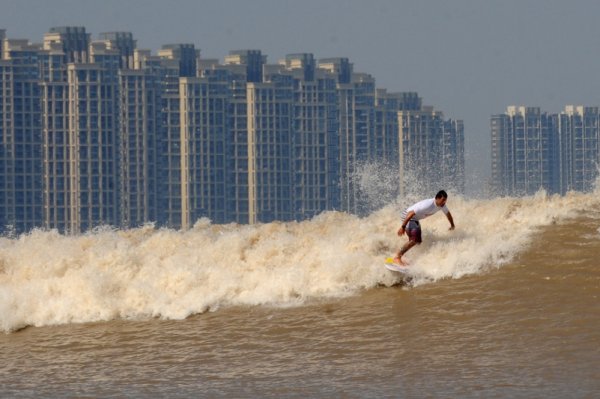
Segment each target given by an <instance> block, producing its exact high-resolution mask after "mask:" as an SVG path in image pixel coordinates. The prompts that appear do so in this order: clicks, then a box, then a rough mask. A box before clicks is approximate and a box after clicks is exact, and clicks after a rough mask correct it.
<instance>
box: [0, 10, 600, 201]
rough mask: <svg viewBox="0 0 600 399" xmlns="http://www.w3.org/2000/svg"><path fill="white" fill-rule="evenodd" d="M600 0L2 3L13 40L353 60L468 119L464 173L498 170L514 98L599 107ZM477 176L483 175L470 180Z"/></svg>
mask: <svg viewBox="0 0 600 399" xmlns="http://www.w3.org/2000/svg"><path fill="white" fill-rule="evenodd" d="M599 18H600V2H599V1H592V0H575V1H573V0H571V1H566V0H563V1H557V0H547V1H542V0H539V1H525V0H520V1H518V0H510V1H483V0H438V1H424V0H421V1H416V0H415V1H393V0H390V1H388V0H372V1H358V0H348V1H342V0H329V1H327V0H297V1H288V0H229V1H227V0H222V1H217V0H211V1H197V0H196V1H194V0H170V1H168V0H164V1H157V0H146V1H143V0H102V1H98V0H91V1H90V0H52V1H46V0H0V28H5V29H7V35H8V37H9V38H27V39H30V40H31V41H32V42H41V40H42V37H43V34H44V33H45V32H47V31H48V29H49V28H50V27H52V26H63V25H78V26H79V25H81V26H85V27H86V29H87V31H88V32H89V33H91V34H92V37H93V38H97V37H98V34H99V33H101V32H108V31H131V32H133V34H134V37H135V38H136V39H137V41H138V47H140V48H149V49H151V50H153V51H156V50H157V49H158V48H160V46H161V45H162V44H167V43H181V42H185V43H194V44H195V45H196V47H197V48H200V49H201V54H202V57H204V58H219V59H220V60H222V59H223V57H224V56H225V55H226V54H227V53H228V52H229V50H236V49H250V48H252V49H260V50H262V51H263V53H264V54H266V55H267V56H268V61H269V62H273V63H274V62H276V61H277V60H278V59H280V58H282V57H283V56H285V55H286V54H289V53H298V52H310V53H313V54H314V55H315V57H316V58H326V57H338V56H340V57H341V56H343V57H348V58H350V60H351V62H353V63H354V66H355V70H356V71H358V72H367V73H370V74H371V75H373V76H374V77H375V79H376V81H377V86H378V87H384V88H386V89H388V90H389V91H417V92H419V94H420V95H421V97H423V99H424V102H425V103H426V104H429V105H433V106H435V107H436V109H439V110H442V111H444V113H445V116H446V117H447V118H454V119H463V120H464V121H465V130H466V150H467V173H468V175H469V177H468V180H469V181H470V182H471V188H472V189H475V188H476V187H475V186H477V185H479V184H480V183H481V182H482V181H483V179H486V178H487V177H488V174H489V168H490V165H489V163H490V161H489V152H490V150H489V135H490V131H489V120H490V115H491V114H496V113H501V112H503V111H504V110H505V108H506V106H507V105H511V104H523V105H532V106H539V107H541V108H542V109H543V110H546V111H549V112H559V111H560V110H562V109H563V107H564V105H567V104H583V105H600V79H598V74H599V71H600V52H599V49H600V40H599V39H600V19H599ZM473 182H476V183H473Z"/></svg>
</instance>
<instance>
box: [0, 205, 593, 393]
mask: <svg viewBox="0 0 600 399" xmlns="http://www.w3.org/2000/svg"><path fill="white" fill-rule="evenodd" d="M597 216H598V214H594V215H591V216H581V217H579V218H577V219H575V220H568V221H565V222H563V223H558V224H552V223H550V224H548V225H546V226H543V227H541V228H539V229H538V230H537V233H536V234H535V236H534V238H533V239H532V240H531V241H530V243H529V245H528V246H527V248H526V249H525V250H524V251H522V252H520V253H518V254H517V255H515V256H514V257H513V258H512V259H511V260H510V261H509V262H507V263H506V264H504V265H502V266H501V267H499V268H497V267H493V266H492V267H487V268H482V269H481V270H480V271H479V272H477V273H475V274H469V275H466V276H463V277H461V278H456V277H455V278H450V277H448V278H441V279H437V280H436V281H433V282H430V283H423V284H420V285H417V286H415V287H398V286H396V287H389V285H393V284H388V283H387V280H385V281H383V282H382V283H381V284H383V285H381V284H379V286H378V287H377V286H376V287H366V288H365V289H359V290H358V291H354V292H353V293H352V294H351V295H349V296H346V297H342V298H329V299H327V298H313V299H311V300H307V301H306V302H305V303H303V304H300V305H298V306H293V307H281V306H280V305H278V306H271V305H259V306H251V305H234V306H225V307H223V308H218V309H213V310H214V311H210V312H206V313H202V314H196V315H192V316H190V317H187V318H184V319H182V320H164V319H157V318H154V319H145V320H143V319H142V320H138V321H136V320H122V319H117V320H112V321H108V322H88V323H80V324H60V325H56V326H44V327H29V328H25V329H23V330H20V331H16V332H12V333H6V334H0V348H1V351H0V353H1V354H0V357H1V361H0V397H125V396H127V397H222V396H227V397H360V398H362V397H417V398H421V397H456V398H470V397H482V398H493V397H502V398H515V397H527V398H530V397H537V398H546V397H552V398H567V397H569V398H571V397H573V398H594V397H599V395H600V230H599V220H598V219H597ZM497 245H498V246H502V245H505V244H504V243H503V242H501V241H500V242H498V243H497ZM385 273H392V272H385ZM386 285H387V286H386Z"/></svg>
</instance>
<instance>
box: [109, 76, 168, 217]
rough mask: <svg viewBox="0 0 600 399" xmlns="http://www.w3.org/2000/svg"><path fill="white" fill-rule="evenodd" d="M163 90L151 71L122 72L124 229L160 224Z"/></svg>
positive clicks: (121, 130) (120, 79) (120, 150)
mask: <svg viewBox="0 0 600 399" xmlns="http://www.w3.org/2000/svg"><path fill="white" fill-rule="evenodd" d="M160 94H161V86H160V80H159V76H158V74H157V73H155V72H153V71H152V70H150V69H147V68H145V69H129V70H126V69H122V70H120V71H119V162H120V168H119V184H120V186H119V191H120V193H121V195H120V208H121V223H120V224H121V226H125V227H135V226H140V225H142V224H144V223H146V222H150V221H157V220H159V219H158V215H159V203H158V198H159V187H158V185H159V153H158V151H159V147H158V143H159V138H160V132H161V122H162V120H161V118H160V115H161V114H160V107H161V100H160V99H161V97H160Z"/></svg>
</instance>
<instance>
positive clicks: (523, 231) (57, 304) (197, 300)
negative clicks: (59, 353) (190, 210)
mask: <svg viewBox="0 0 600 399" xmlns="http://www.w3.org/2000/svg"><path fill="white" fill-rule="evenodd" d="M596 197H597V196H596V195H594V194H575V193H571V194H569V195H567V196H564V197H558V196H548V195H546V194H545V193H544V192H540V193H538V195H536V196H533V197H527V198H520V199H515V198H502V199H494V200H466V199H464V198H461V197H459V196H451V197H450V198H449V200H448V206H449V208H450V209H451V211H452V213H453V215H454V218H455V221H456V225H457V229H456V230H455V231H452V232H450V231H448V222H447V220H446V219H445V218H444V217H443V215H442V216H439V215H434V216H432V217H430V218H428V219H426V220H425V221H424V222H423V232H424V243H423V244H422V245H420V246H418V247H416V248H414V249H413V250H411V252H410V253H409V254H407V258H408V259H409V261H411V263H412V267H413V269H414V274H415V278H414V280H413V284H414V285H419V284H425V283H431V282H435V281H437V280H439V279H444V278H459V277H461V276H464V275H467V274H473V273H482V272H485V271H486V270H489V269H490V268H494V267H499V266H501V265H503V264H505V263H506V262H509V261H510V260H511V259H512V258H513V257H514V256H515V255H516V254H518V253H519V252H520V251H521V250H523V248H525V247H526V246H527V245H528V244H529V243H530V242H532V240H533V234H534V233H535V232H536V229H538V228H539V227H541V226H545V225H549V224H552V223H560V222H561V221H562V220H564V219H565V218H568V217H574V216H576V215H577V214H578V212H579V211H581V210H585V209H586V208H589V207H592V206H597V205H598V200H597V199H596ZM408 205H410V204H409V203H405V201H399V202H398V203H397V204H392V205H388V206H386V207H384V208H382V209H380V210H379V211H377V212H374V213H372V214H371V215H369V216H367V217H364V218H359V217H357V216H353V215H349V214H345V213H340V212H328V213H324V214H322V215H319V216H317V217H315V218H314V219H312V220H310V221H304V222H291V223H269V224H262V225H247V226H240V225H235V224H230V225H212V224H211V223H210V222H209V221H208V220H204V219H203V220H200V221H198V222H197V223H196V224H195V226H194V227H193V228H192V229H191V230H189V231H174V230H168V229H155V228H154V227H153V226H151V225H148V226H144V227H141V228H138V229H132V230H111V229H100V230H96V231H94V232H91V233H88V234H84V235H79V236H63V235H60V234H58V233H56V232H52V231H51V232H48V231H33V232H32V233H30V234H27V235H23V236H21V237H19V238H0V329H2V330H4V331H13V330H16V329H19V328H22V327H24V326H28V325H34V326H43V325H52V324H63V323H72V322H90V321H100V320H111V319H115V318H134V319H140V318H142V319H143V318H148V317H163V318H169V319H181V318H185V317H187V316H189V315H191V314H196V313H202V312H206V311H214V310H217V309H218V308H219V307H222V306H231V305H263V304H269V305H276V306H290V305H301V304H303V303H305V302H306V301H307V300H314V299H320V298H332V297H344V296H347V295H352V294H354V293H356V292H358V291H360V290H364V289H368V288H372V287H376V286H378V285H393V284H395V283H397V282H398V279H399V277H398V275H397V274H394V273H392V272H389V271H387V270H386V269H385V268H384V267H383V265H382V261H383V259H384V258H385V257H386V256H389V255H390V254H392V253H393V252H394V251H396V250H397V249H398V248H399V247H400V246H401V245H402V244H403V243H404V241H405V240H406V237H402V238H399V237H397V236H396V230H397V228H398V226H399V222H400V220H399V218H400V213H401V211H402V209H403V208H404V207H406V206H408ZM499 243H501V244H500V245H499Z"/></svg>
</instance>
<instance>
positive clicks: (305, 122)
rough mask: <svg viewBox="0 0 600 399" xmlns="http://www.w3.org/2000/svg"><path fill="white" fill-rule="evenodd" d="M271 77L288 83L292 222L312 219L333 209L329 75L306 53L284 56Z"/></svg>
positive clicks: (334, 114) (335, 124)
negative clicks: (290, 92)
mask: <svg viewBox="0 0 600 399" xmlns="http://www.w3.org/2000/svg"><path fill="white" fill-rule="evenodd" d="M280 65H281V66H283V68H282V69H281V70H280V71H278V72H277V73H280V74H289V75H290V76H291V77H292V79H293V80H292V84H293V103H292V118H293V120H292V168H293V170H292V179H293V202H294V209H293V210H294V219H296V220H302V219H306V218H310V217H313V216H315V215H317V214H319V213H320V212H323V211H324V210H332V209H336V208H337V207H338V204H339V198H340V194H339V184H338V182H339V166H338V162H337V155H338V141H339V137H338V132H339V115H338V95H337V90H336V79H335V76H334V75H333V74H332V73H329V72H327V71H325V70H323V69H319V68H317V67H316V61H315V59H314V57H313V55H312V54H308V53H304V54H290V55H288V56H286V58H285V60H282V61H281V62H280Z"/></svg>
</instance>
